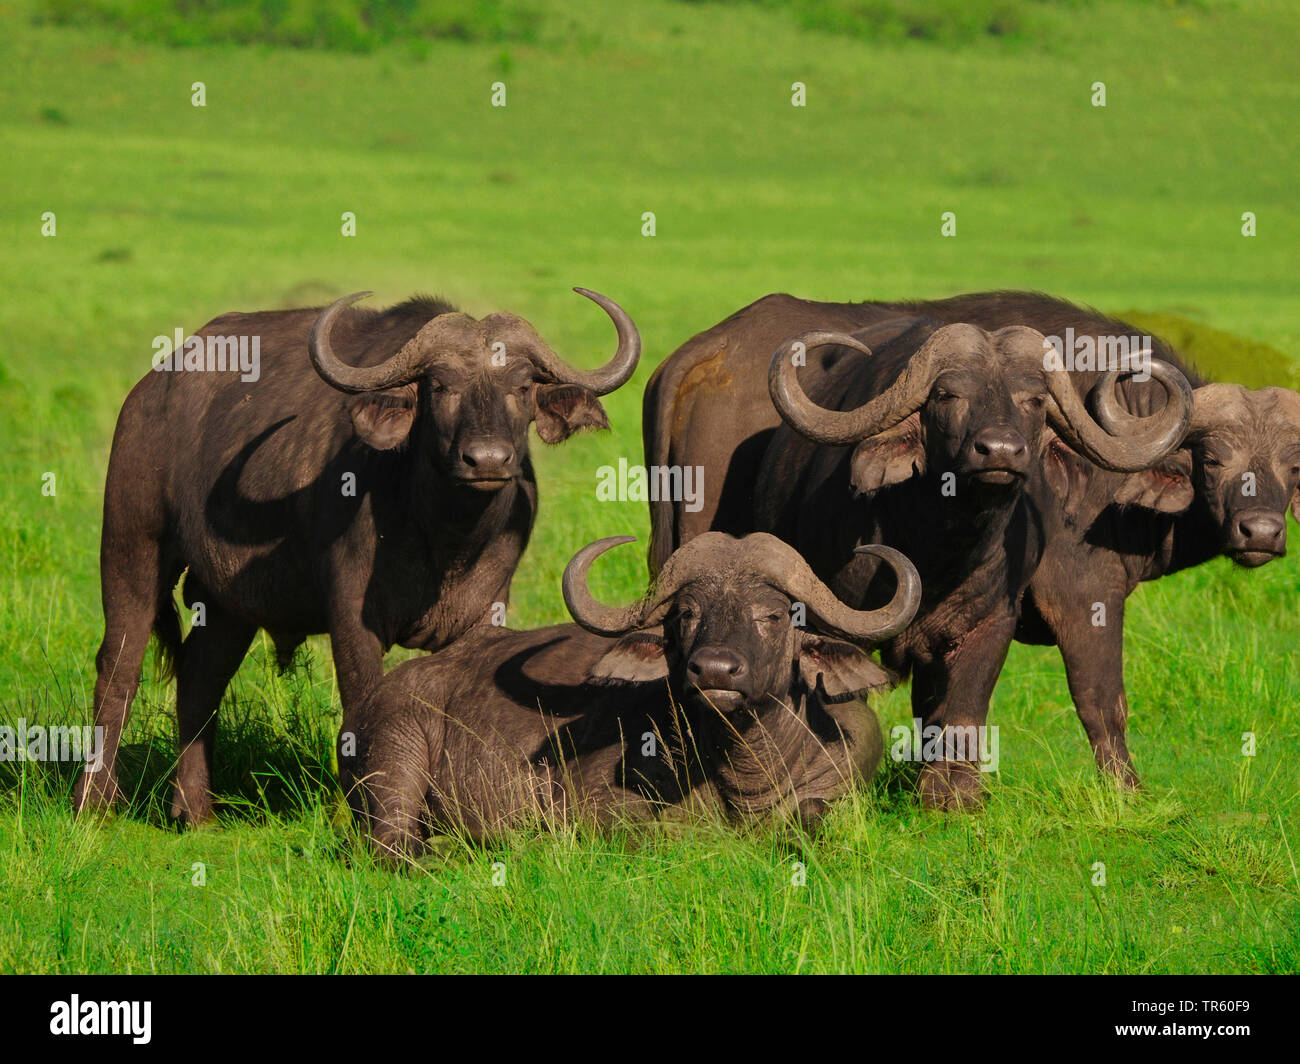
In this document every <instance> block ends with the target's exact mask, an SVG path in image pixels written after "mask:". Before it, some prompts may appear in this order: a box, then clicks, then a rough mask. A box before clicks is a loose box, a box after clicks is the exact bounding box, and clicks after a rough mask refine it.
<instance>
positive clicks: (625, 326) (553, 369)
mask: <svg viewBox="0 0 1300 1064" xmlns="http://www.w3.org/2000/svg"><path fill="white" fill-rule="evenodd" d="M574 291H575V292H577V293H578V295H580V296H586V297H587V298H588V299H590V300H591V301H592V302H593V303H595V304H596V305H597V306H598V307H600V309H601V310H603V311H604V312H605V313H606V314H608V315H609V317H610V319H611V320H612V321H613V322H614V328H615V329H616V330H617V331H618V349H617V350H616V351H615V352H614V357H613V358H611V359H610V360H609V361H608V362H606V363H605V365H603V366H601V368H600V369H597V370H592V371H591V372H589V373H584V372H583V371H582V370H578V369H574V368H573V367H572V366H570V365H569V364H568V363H567V362H565V361H564V360H563V359H562V358H560V356H559V355H557V354H556V353H555V352H554V351H552V350H551V349H550V348H549V347H547V346H546V345H545V343H543V344H542V345H541V346H540V347H538V346H537V345H534V348H533V350H532V352H531V356H532V360H533V362H534V363H536V364H537V365H538V366H540V367H541V368H542V369H544V370H546V371H547V372H548V373H549V374H551V376H553V377H554V378H555V379H556V380H557V381H560V382H561V383H563V384H577V385H579V386H580V387H583V388H587V389H589V390H591V391H593V392H595V393H596V394H597V395H608V394H609V393H610V392H612V391H614V389H616V388H621V387H622V386H623V385H624V384H626V383H627V382H628V380H629V379H630V378H631V376H632V374H633V373H634V372H635V371H636V364H637V362H638V361H639V360H640V358H641V334H640V333H639V332H637V328H636V324H635V323H634V322H633V321H632V317H631V315H630V314H628V312H627V311H625V310H624V309H623V308H622V307H620V306H619V305H618V304H617V303H615V302H614V301H613V300H612V299H610V298H609V297H608V296H602V295H601V294H600V293H599V292H593V291H591V290H590V289H588V288H575V289H574Z"/></svg>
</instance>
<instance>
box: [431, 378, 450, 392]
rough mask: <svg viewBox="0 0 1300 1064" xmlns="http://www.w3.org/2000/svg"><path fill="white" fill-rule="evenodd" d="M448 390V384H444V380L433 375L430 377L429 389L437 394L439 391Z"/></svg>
mask: <svg viewBox="0 0 1300 1064" xmlns="http://www.w3.org/2000/svg"><path fill="white" fill-rule="evenodd" d="M446 390H447V386H446V385H445V384H443V383H442V381H439V380H434V379H433V378H432V377H430V378H429V391H430V392H432V393H433V394H434V395H437V394H438V393H439V392H445V391H446Z"/></svg>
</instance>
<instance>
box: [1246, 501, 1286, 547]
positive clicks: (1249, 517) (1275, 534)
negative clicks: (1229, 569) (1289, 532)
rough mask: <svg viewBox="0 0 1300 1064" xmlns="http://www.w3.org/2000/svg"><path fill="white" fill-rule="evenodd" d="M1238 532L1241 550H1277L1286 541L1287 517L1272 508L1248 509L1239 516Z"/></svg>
mask: <svg viewBox="0 0 1300 1064" xmlns="http://www.w3.org/2000/svg"><path fill="white" fill-rule="evenodd" d="M1236 533H1237V534H1236V537H1235V538H1236V540H1237V545H1238V547H1239V549H1241V550H1264V551H1276V550H1277V549H1278V548H1279V546H1281V544H1282V543H1284V542H1285V541H1286V518H1285V517H1284V516H1283V515H1282V514H1278V513H1274V512H1273V511H1272V510H1247V511H1246V512H1245V513H1243V514H1240V515H1239V516H1238V517H1237V526H1236Z"/></svg>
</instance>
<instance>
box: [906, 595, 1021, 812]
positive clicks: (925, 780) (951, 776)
mask: <svg viewBox="0 0 1300 1064" xmlns="http://www.w3.org/2000/svg"><path fill="white" fill-rule="evenodd" d="M1014 632H1015V617H1014V616H1009V617H990V618H986V619H984V620H983V621H981V622H980V623H979V624H977V625H976V626H975V627H974V628H973V629H972V630H971V631H970V632H968V633H967V634H966V635H965V637H963V638H962V640H961V642H960V643H959V644H958V645H957V646H956V647H954V648H952V649H950V650H948V652H947V653H945V654H943V655H941V656H939V657H936V658H935V659H933V660H931V661H928V662H925V663H924V664H922V665H919V666H914V668H913V671H912V712H913V713H914V714H915V715H916V716H917V717H918V718H920V720H921V723H922V726H923V728H927V729H928V728H930V727H932V726H938V727H940V728H943V729H944V736H943V743H944V749H943V751H942V754H941V756H940V757H939V758H938V759H932V760H927V761H926V762H925V763H924V764H922V766H921V774H920V780H919V786H920V793H921V803H922V805H924V806H925V807H926V808H927V809H942V810H958V809H964V808H967V807H969V806H971V805H973V804H975V803H977V802H979V801H980V799H981V798H982V797H983V793H984V784H983V781H982V780H981V778H980V776H981V773H980V767H979V765H978V764H977V763H976V762H975V761H973V760H972V759H971V758H972V755H974V756H976V757H978V754H979V750H978V749H976V750H972V749H971V748H970V745H969V744H967V745H966V748H965V750H964V751H959V750H957V749H956V748H955V745H954V740H955V739H956V737H957V736H958V734H961V735H962V736H963V739H965V738H966V737H968V736H974V737H975V738H974V742H976V743H979V742H982V739H983V734H984V727H985V723H986V722H987V720H988V714H989V701H990V699H991V698H992V697H993V688H994V687H995V686H997V682H998V676H999V675H1000V674H1001V672H1002V665H1003V663H1004V662H1005V661H1006V658H1007V651H1008V649H1009V648H1010V646H1011V637H1012V635H1013V633H1014ZM956 728H962V729H971V728H973V729H974V730H973V731H969V730H964V731H963V732H962V733H958V732H956V731H954V730H953V729H956Z"/></svg>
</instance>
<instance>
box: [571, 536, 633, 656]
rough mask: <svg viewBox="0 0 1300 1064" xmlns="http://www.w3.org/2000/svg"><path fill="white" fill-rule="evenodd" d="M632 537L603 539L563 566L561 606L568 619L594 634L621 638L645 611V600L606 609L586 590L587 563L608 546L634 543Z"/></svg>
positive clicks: (589, 564) (591, 544)
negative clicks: (567, 612)
mask: <svg viewBox="0 0 1300 1064" xmlns="http://www.w3.org/2000/svg"><path fill="white" fill-rule="evenodd" d="M635 542H636V536H606V537H605V538H604V539H598V540H596V541H595V542H594V543H588V544H587V545H586V546H585V547H583V548H582V550H580V551H578V553H577V554H575V555H574V556H573V558H572V559H571V560H570V561H569V564H568V565H566V566H565V567H564V578H563V580H562V581H561V583H560V587H561V589H562V591H563V592H564V605H565V606H566V607H567V608H568V610H569V616H571V617H572V618H573V619H574V620H575V621H577V622H578V624H580V625H581V626H582V627H583V628H585V629H587V631H589V632H594V633H595V634H596V635H622V634H624V633H625V632H628V631H630V630H631V629H633V628H635V627H637V625H638V624H639V623H640V621H641V618H642V617H643V616H644V615H645V612H646V605H647V603H646V600H645V599H639V600H638V601H636V602H634V603H632V605H630V606H606V605H605V604H604V603H602V602H597V601H596V600H595V598H593V597H592V594H591V590H590V589H589V588H588V587H587V570H588V569H590V568H591V563H592V562H594V561H595V560H596V559H597V558H599V557H600V556H601V555H602V554H604V553H605V552H606V551H607V550H609V549H610V548H611V547H617V546H619V545H620V544H623V543H635Z"/></svg>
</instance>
